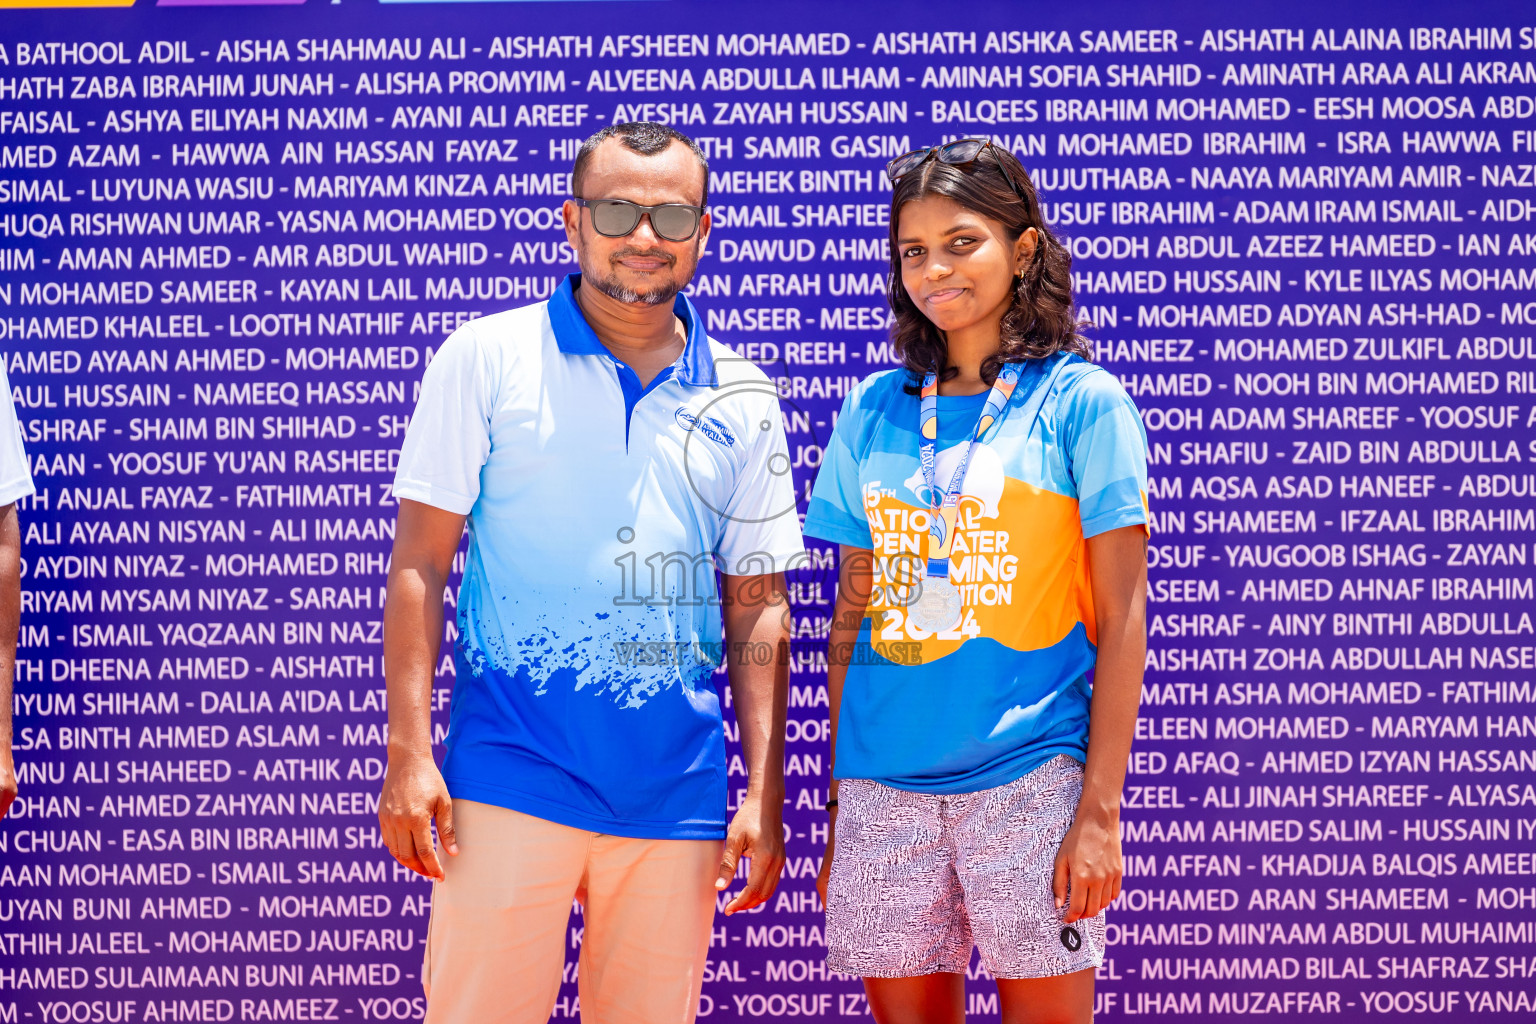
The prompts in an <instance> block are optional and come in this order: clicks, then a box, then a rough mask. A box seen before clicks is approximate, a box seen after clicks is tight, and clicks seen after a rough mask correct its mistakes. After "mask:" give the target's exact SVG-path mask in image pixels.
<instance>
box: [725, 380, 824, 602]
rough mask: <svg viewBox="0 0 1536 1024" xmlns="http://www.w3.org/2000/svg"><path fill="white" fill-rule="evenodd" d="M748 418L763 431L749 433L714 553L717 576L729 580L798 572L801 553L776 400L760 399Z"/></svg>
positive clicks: (787, 455)
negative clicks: (724, 574) (750, 438)
mask: <svg viewBox="0 0 1536 1024" xmlns="http://www.w3.org/2000/svg"><path fill="white" fill-rule="evenodd" d="M756 397H757V396H755V395H754V396H753V398H754V399H755V398H756ZM752 416H753V418H754V419H755V421H756V423H759V424H763V425H764V429H762V430H754V431H752V432H751V436H752V443H751V444H750V445H749V446H748V448H747V461H746V465H745V466H744V467H743V469H742V473H741V476H740V478H739V481H738V483H737V485H736V489H735V491H734V492H733V493H732V494H731V498H730V502H729V503H728V504H727V505H726V508H725V515H724V520H725V522H724V524H723V528H722V530H721V533H720V543H719V545H718V546H717V548H716V554H717V555H718V556H719V564H720V571H721V572H724V573H727V574H729V575H733V576H757V575H766V574H768V573H773V572H784V571H785V570H786V569H793V568H796V567H797V566H796V565H795V563H796V562H797V561H798V560H800V559H801V558H802V557H803V556H804V554H805V544H804V543H803V542H802V541H801V539H800V517H799V516H798V515H796V508H795V482H794V479H793V477H792V476H791V475H790V472H789V463H790V459H789V442H788V440H787V439H786V438H785V436H784V417H783V416H782V415H781V414H780V411H779V404H778V401H777V400H776V399H774V398H772V397H769V396H767V395H763V396H762V400H761V409H757V408H754V409H753V410H752Z"/></svg>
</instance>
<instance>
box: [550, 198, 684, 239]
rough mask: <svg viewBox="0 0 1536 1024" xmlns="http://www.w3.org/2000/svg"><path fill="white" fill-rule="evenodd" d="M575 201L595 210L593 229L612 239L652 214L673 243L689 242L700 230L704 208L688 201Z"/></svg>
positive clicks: (655, 226) (659, 229)
mask: <svg viewBox="0 0 1536 1024" xmlns="http://www.w3.org/2000/svg"><path fill="white" fill-rule="evenodd" d="M571 202H573V203H575V204H576V205H577V206H582V207H585V208H586V209H587V210H589V211H591V213H592V230H594V231H596V232H597V233H598V234H600V235H605V236H607V237H608V238H623V237H625V236H626V235H628V234H630V233H631V232H633V231H634V230H635V228H637V227H639V226H640V218H641V217H643V216H647V215H649V216H650V218H651V230H652V231H655V232H656V234H657V235H658V236H660V237H661V238H665V239H666V240H667V241H669V242H686V241H688V239H690V238H692V237H693V236H694V233H695V232H697V231H698V230H699V219H700V218H701V217H703V216H704V208H703V207H700V206H688V205H686V204H684V203H662V204H660V205H658V206H641V205H640V204H639V203H632V202H630V201H629V200H627V199H576V198H573V199H572V200H571Z"/></svg>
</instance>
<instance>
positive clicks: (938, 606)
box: [907, 576, 962, 633]
mask: <svg viewBox="0 0 1536 1024" xmlns="http://www.w3.org/2000/svg"><path fill="white" fill-rule="evenodd" d="M961 610H962V609H961V604H960V590H959V589H958V588H957V587H956V586H955V585H954V584H953V583H951V582H949V579H948V578H947V577H944V576H925V577H923V582H922V591H921V593H920V594H919V595H918V597H917V600H915V601H913V602H912V604H911V605H910V606H909V607H908V611H907V619H908V621H910V622H911V623H912V624H913V625H914V626H916V627H917V628H918V629H921V630H924V631H926V632H929V633H948V632H952V631H953V630H954V629H955V627H957V626H959V625H960V612H961Z"/></svg>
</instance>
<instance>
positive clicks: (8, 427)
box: [0, 365, 37, 505]
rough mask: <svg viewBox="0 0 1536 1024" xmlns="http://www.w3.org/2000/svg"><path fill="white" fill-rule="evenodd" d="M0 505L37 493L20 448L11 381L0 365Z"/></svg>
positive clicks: (18, 424) (25, 456)
mask: <svg viewBox="0 0 1536 1024" xmlns="http://www.w3.org/2000/svg"><path fill="white" fill-rule="evenodd" d="M0 389H3V390H4V396H3V398H0V505H9V504H11V503H12V502H14V501H16V500H17V499H18V498H25V497H26V496H27V495H29V494H34V493H36V490H37V489H36V488H35V487H33V486H32V470H31V469H30V468H28V466H27V453H26V450H25V449H24V448H23V447H22V442H21V424H20V423H18V422H17V421H16V405H15V403H14V402H12V401H11V382H10V380H9V379H8V378H7V377H6V375H5V367H4V365H0Z"/></svg>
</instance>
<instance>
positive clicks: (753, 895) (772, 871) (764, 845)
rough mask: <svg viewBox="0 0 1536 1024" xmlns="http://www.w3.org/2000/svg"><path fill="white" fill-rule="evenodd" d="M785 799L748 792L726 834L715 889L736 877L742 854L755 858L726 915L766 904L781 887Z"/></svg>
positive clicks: (727, 907)
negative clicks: (780, 874) (743, 886)
mask: <svg viewBox="0 0 1536 1024" xmlns="http://www.w3.org/2000/svg"><path fill="white" fill-rule="evenodd" d="M782 803H783V801H782V800H781V799H777V800H776V799H767V800H765V799H764V798H763V797H761V796H753V795H751V794H748V796H747V797H746V799H745V800H743V801H742V804H741V807H739V808H738V809H737V811H736V816H735V817H734V818H732V819H731V827H730V830H729V831H728V832H727V833H726V836H725V851H724V853H723V854H722V855H721V857H720V875H719V877H718V878H716V879H715V888H716V889H724V888H725V887H726V886H728V885H730V884H731V879H732V878H734V877H736V864H737V862H738V861H740V860H741V858H742V857H750V858H751V859H752V868H751V870H750V871H748V873H747V884H746V887H745V888H744V889H742V890H741V892H739V893H737V894H736V895H735V896H734V897H732V899H731V901H730V902H729V903H727V904H726V905H725V912H726V914H734V913H736V912H737V911H738V910H751V909H752V908H753V907H755V906H758V905H759V904H762V903H766V902H767V901H768V898H769V897H771V896H772V895H773V891H774V890H775V889H777V888H778V887H779V872H781V871H783V870H784V813H783V810H784V809H783V806H782Z"/></svg>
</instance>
